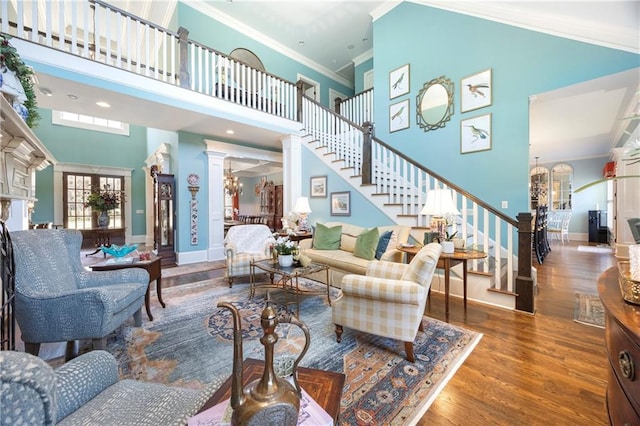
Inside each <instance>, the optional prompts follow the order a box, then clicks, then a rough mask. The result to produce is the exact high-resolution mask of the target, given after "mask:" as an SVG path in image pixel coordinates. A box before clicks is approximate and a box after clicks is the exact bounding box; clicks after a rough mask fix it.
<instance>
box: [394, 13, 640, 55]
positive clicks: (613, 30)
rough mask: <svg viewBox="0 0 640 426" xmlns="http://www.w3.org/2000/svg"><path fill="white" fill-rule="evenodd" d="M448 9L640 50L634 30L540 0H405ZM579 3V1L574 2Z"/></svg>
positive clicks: (597, 43) (575, 38)
mask: <svg viewBox="0 0 640 426" xmlns="http://www.w3.org/2000/svg"><path fill="white" fill-rule="evenodd" d="M406 1H409V2H411V3H416V4H420V5H423V6H430V7H434V8H437V9H442V10H448V11H450V12H455V13H461V14H464V15H469V16H473V17H476V18H481V19H486V20H489V21H494V22H500V23H502V24H507V25H511V26H515V27H519V28H524V29H527V30H531V31H537V32H541V33H545V34H550V35H554V36H558V37H563V38H567V39H571V40H576V41H582V42H585V43H590V44H595V45H599V46H603V47H609V48H612V49H618V50H623V51H626V52H631V53H640V37H638V35H639V34H638V31H633V30H631V29H626V28H622V27H618V26H612V25H605V24H601V25H597V24H594V23H593V22H586V21H583V20H581V19H579V18H575V19H573V18H569V17H567V16H557V15H554V14H553V13H549V12H546V11H545V9H544V4H541V6H540V8H538V9H536V10H535V11H533V10H530V9H527V11H526V12H527V13H522V9H518V8H517V7H514V6H513V4H515V5H517V2H516V3H510V2H506V3H505V2H487V1H442V0H439V1H438V0H436V1H433V0H406ZM578 6H579V5H578Z"/></svg>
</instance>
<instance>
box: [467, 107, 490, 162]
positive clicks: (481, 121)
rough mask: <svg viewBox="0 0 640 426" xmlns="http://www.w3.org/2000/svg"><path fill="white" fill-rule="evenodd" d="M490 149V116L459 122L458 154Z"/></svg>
mask: <svg viewBox="0 0 640 426" xmlns="http://www.w3.org/2000/svg"><path fill="white" fill-rule="evenodd" d="M489 149H491V114H485V115H480V116H478V117H473V118H469V119H466V120H460V153H462V154H467V153H470V152H477V151H487V150H489Z"/></svg>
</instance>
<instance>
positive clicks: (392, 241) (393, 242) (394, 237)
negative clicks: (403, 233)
mask: <svg viewBox="0 0 640 426" xmlns="http://www.w3.org/2000/svg"><path fill="white" fill-rule="evenodd" d="M398 244H399V242H398V233H397V232H396V231H393V234H391V238H389V245H388V246H387V249H386V250H385V251H384V252H385V253H386V252H388V251H391V250H395V249H396V248H397V247H398Z"/></svg>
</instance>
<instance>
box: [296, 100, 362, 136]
mask: <svg viewBox="0 0 640 426" xmlns="http://www.w3.org/2000/svg"><path fill="white" fill-rule="evenodd" d="M302 97H303V98H305V99H307V100H308V101H309V102H311V103H313V104H315V105H316V106H317V107H319V108H321V109H323V110H325V111H326V112H328V113H329V114H331V115H333V116H335V117H337V118H339V119H340V120H341V121H344V122H346V123H348V124H350V125H351V126H353V127H355V128H356V129H358V130H360V131H361V132H364V128H363V127H362V125H360V124H356V123H354V122H353V121H351V120H349V119H348V118H346V117H343V116H341V115H340V114H338V113H337V112H335V111H331V110H330V109H329V108H327V107H326V106H324V105H322V104H321V103H319V102H318V101H316V100H315V99H311V98H310V97H308V96H307V95H304V94H303V95H302Z"/></svg>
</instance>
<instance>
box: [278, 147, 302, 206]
mask: <svg viewBox="0 0 640 426" xmlns="http://www.w3.org/2000/svg"><path fill="white" fill-rule="evenodd" d="M282 183H283V184H284V185H283V192H284V194H283V204H282V206H283V212H285V213H288V212H290V211H292V210H293V206H294V203H295V201H296V199H297V198H298V197H300V196H301V195H302V184H303V182H302V138H300V136H297V135H288V136H286V137H285V138H284V139H283V140H282Z"/></svg>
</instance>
